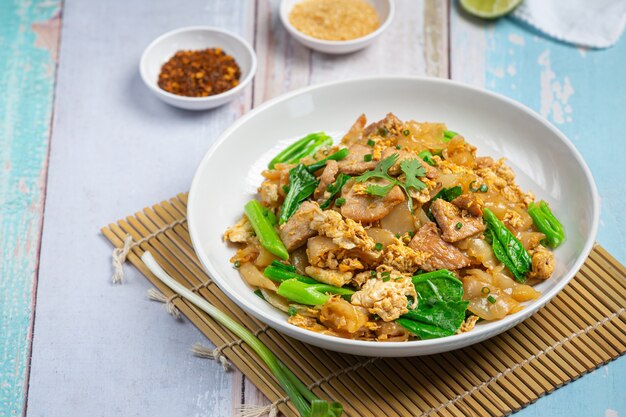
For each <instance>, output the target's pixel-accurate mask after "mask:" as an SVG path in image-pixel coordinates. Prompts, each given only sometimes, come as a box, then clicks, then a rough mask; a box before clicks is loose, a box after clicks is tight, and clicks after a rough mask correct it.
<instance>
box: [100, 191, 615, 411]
mask: <svg viewBox="0 0 626 417" xmlns="http://www.w3.org/2000/svg"><path fill="white" fill-rule="evenodd" d="M186 204H187V194H179V195H178V196H177V197H176V198H173V199H171V200H169V201H164V202H162V203H161V204H158V205H155V206H153V207H151V208H145V209H144V210H142V211H141V212H138V213H136V214H135V215H134V216H130V217H127V218H126V219H125V220H120V221H119V222H117V223H116V224H110V225H109V226H107V227H104V228H102V233H103V234H104V235H105V236H106V237H107V239H109V240H110V241H111V243H112V244H113V245H114V246H115V247H116V248H118V255H119V252H125V253H124V255H125V254H126V253H127V255H128V256H127V259H128V260H129V261H130V262H131V263H132V264H133V265H134V266H135V267H137V268H138V269H139V270H140V271H141V272H142V273H143V274H144V275H145V276H146V277H147V278H148V280H149V281H150V282H152V284H154V285H155V287H156V288H157V289H158V290H159V291H161V292H162V293H163V295H164V296H165V297H166V298H167V299H168V300H169V301H170V302H171V303H170V304H169V305H173V306H175V307H176V309H178V310H179V311H180V312H181V313H182V314H183V315H184V316H186V317H187V318H188V319H189V320H190V321H191V322H192V323H193V324H195V325H196V326H197V327H198V328H199V329H200V331H202V333H204V334H205V335H206V336H207V337H208V338H209V339H210V340H211V342H213V344H215V346H217V347H218V352H220V353H223V354H224V355H225V357H227V358H228V360H229V361H230V362H232V363H233V364H234V365H235V366H236V367H237V368H238V369H239V370H240V371H241V372H243V373H244V374H245V375H246V377H247V378H249V379H250V380H251V381H252V382H253V383H254V384H255V385H256V386H257V387H258V388H259V389H260V390H261V391H262V392H263V393H264V394H265V395H266V396H267V397H268V398H269V399H270V401H272V402H274V403H275V404H276V405H277V406H278V408H279V410H280V411H281V412H282V413H284V414H285V415H287V416H296V415H297V414H296V411H295V409H294V408H293V407H292V405H291V404H290V403H289V402H288V401H286V400H285V399H284V397H283V396H284V393H283V391H282V390H281V388H280V387H279V385H278V383H277V381H276V380H275V379H274V377H273V376H272V374H271V373H269V371H268V369H267V368H266V366H265V364H264V363H263V362H262V361H261V360H260V359H259V358H258V357H257V356H256V354H255V353H254V352H253V351H252V350H251V349H250V348H249V347H248V346H247V345H245V344H243V343H241V342H240V341H238V340H237V339H236V338H235V337H234V335H233V334H232V333H231V332H230V331H228V330H226V329H224V328H223V327H221V326H220V325H218V324H217V323H216V322H215V321H213V320H212V319H211V318H209V317H208V316H207V315H206V314H204V313H203V312H201V311H199V310H198V309H197V308H196V307H194V306H193V305H192V304H190V303H188V302H187V301H185V300H182V299H181V298H179V297H177V296H175V295H174V294H173V293H172V291H171V290H169V288H167V287H166V286H165V285H164V284H162V283H161V282H160V281H159V280H158V279H157V278H156V277H154V276H153V275H152V274H151V273H150V272H149V271H148V269H147V268H146V266H145V265H144V264H143V263H142V262H141V259H140V257H141V255H142V254H143V252H144V251H146V250H149V251H150V252H151V253H152V254H153V255H154V257H155V258H156V260H157V261H158V262H159V263H160V264H161V266H162V267H163V268H164V269H165V270H166V271H167V272H168V273H169V274H170V275H171V276H173V277H174V278H175V279H177V280H178V281H179V282H181V283H183V284H184V285H186V286H187V287H188V288H192V289H193V290H195V291H196V292H197V293H198V294H200V295H201V296H202V297H204V298H206V299H207V300H208V301H209V302H211V303H212V304H214V305H216V306H217V307H219V308H221V309H222V310H223V311H227V312H229V313H230V315H231V316H232V317H234V318H235V319H237V320H238V321H239V322H240V323H241V324H243V325H244V326H246V327H247V328H248V329H249V330H251V331H252V332H255V333H256V334H257V335H258V336H259V338H260V339H261V340H262V341H263V342H264V343H265V344H266V345H267V346H268V347H269V348H270V349H271V350H272V351H273V352H274V353H275V354H276V355H277V356H278V357H279V358H280V360H282V361H283V362H284V363H285V364H286V365H287V366H288V367H289V368H290V369H291V370H292V371H293V372H294V373H295V374H296V375H297V376H298V377H299V378H300V379H301V380H302V381H303V382H304V383H305V384H308V385H309V386H310V387H312V390H313V391H314V392H315V393H316V394H317V395H318V396H319V397H321V398H326V399H334V400H338V401H341V402H342V403H343V405H344V407H345V415H347V416H371V417H374V416H377V417H378V416H503V415H507V414H510V413H511V412H514V411H517V410H519V409H521V408H523V407H524V406H526V405H528V404H530V403H532V402H534V401H536V400H537V399H538V398H539V397H541V396H543V395H545V394H547V393H550V392H552V391H554V390H555V389H556V388H559V387H561V386H562V385H564V384H567V383H568V382H570V381H573V380H575V379H576V378H579V377H580V376H582V375H584V374H585V373H587V372H589V371H591V370H593V369H595V368H597V367H598V366H600V365H602V364H605V363H607V362H608V361H611V360H613V359H615V358H617V357H618V356H620V355H622V354H624V352H626V314H625V311H626V310H625V308H624V306H626V269H625V268H624V266H623V265H621V264H620V263H619V262H617V261H616V260H615V259H614V258H613V257H612V256H611V255H609V253H607V252H606V250H604V249H603V248H602V247H600V246H598V245H597V246H596V247H595V248H594V250H593V251H592V253H591V255H590V256H589V258H588V259H587V261H586V262H585V264H584V265H583V267H582V268H581V270H580V271H579V272H578V274H577V275H576V277H575V278H574V279H573V280H572V281H571V282H570V283H569V284H568V285H567V287H565V289H564V290H563V291H561V292H560V293H559V295H558V296H557V297H555V298H554V299H553V300H552V302H551V303H549V304H548V305H547V306H546V307H544V308H542V309H541V310H540V311H539V312H537V313H536V314H534V315H533V316H532V317H531V318H529V319H527V320H526V321H524V322H523V323H521V324H519V325H517V326H516V327H515V328H513V329H511V330H509V331H508V332H506V333H503V334H501V335H499V336H496V337H494V338H492V339H489V340H487V341H485V342H483V343H480V344H478V345H474V346H470V347H467V348H464V349H461V350H456V351H452V352H448V353H444V354H438V355H431V356H425V357H415V358H400V359H393V358H388V359H382V358H363V357H358V356H351V355H347V354H340V353H335V352H330V351H326V350H323V349H319V348H316V347H313V346H309V345H306V344H303V343H301V342H298V341H297V340H294V339H291V338H289V337H286V336H284V335H282V334H280V333H278V332H277V331H275V330H273V329H270V328H268V327H267V326H265V325H264V324H263V323H261V322H259V321H257V320H256V319H254V318H252V317H251V316H249V315H248V314H246V313H245V312H244V311H243V310H241V309H240V308H239V307H237V305H235V304H234V303H233V302H232V301H231V300H230V299H228V297H226V296H225V295H224V294H223V293H222V292H221V291H220V289H219V288H218V287H217V286H216V285H214V284H213V283H212V282H211V280H210V277H209V276H208V275H207V274H206V273H205V272H204V270H203V268H202V266H201V264H200V262H199V260H198V259H197V258H196V256H195V254H194V251H193V248H192V246H191V240H190V238H189V233H188V229H187V224H186V221H185V213H186ZM127 235H130V236H132V241H131V240H130V239H129V238H127ZM125 238H126V239H127V244H126V247H125V250H122V249H120V248H122V247H123V246H124V239H125Z"/></svg>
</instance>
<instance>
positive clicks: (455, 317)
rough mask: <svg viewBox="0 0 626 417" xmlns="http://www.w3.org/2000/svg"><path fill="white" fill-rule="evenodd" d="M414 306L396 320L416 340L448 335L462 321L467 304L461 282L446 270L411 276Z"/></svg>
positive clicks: (459, 325) (458, 326)
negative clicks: (415, 337) (415, 296)
mask: <svg viewBox="0 0 626 417" xmlns="http://www.w3.org/2000/svg"><path fill="white" fill-rule="evenodd" d="M411 280H412V282H413V286H414V287H415V291H416V292H417V298H418V299H417V300H416V301H417V307H415V308H414V309H411V310H409V312H408V313H406V314H404V315H403V316H402V317H401V318H399V319H398V323H400V325H402V326H403V327H405V328H406V329H407V330H409V331H410V332H411V333H413V334H415V335H416V336H418V337H419V338H420V339H433V338H436V337H444V336H451V335H453V334H454V333H456V331H457V330H458V329H459V328H460V327H461V325H462V324H463V321H464V320H465V311H466V310H467V305H468V302H467V301H463V299H462V298H463V283H462V282H461V281H459V280H458V279H457V278H456V276H455V275H454V274H453V273H452V272H450V271H448V270H447V269H441V270H439V271H433V272H427V273H424V274H419V275H416V276H414V277H413V278H412V279H411Z"/></svg>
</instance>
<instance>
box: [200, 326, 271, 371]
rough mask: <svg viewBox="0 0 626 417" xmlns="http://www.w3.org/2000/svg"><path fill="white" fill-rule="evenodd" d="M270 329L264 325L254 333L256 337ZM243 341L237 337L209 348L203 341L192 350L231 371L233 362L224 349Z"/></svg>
mask: <svg viewBox="0 0 626 417" xmlns="http://www.w3.org/2000/svg"><path fill="white" fill-rule="evenodd" d="M269 329H270V328H269V327H268V326H264V327H261V328H260V329H259V330H257V331H256V332H254V333H252V334H253V335H254V336H255V337H259V335H260V334H261V333H264V332H266V331H268V330H269ZM242 343H244V341H243V340H242V339H235V340H233V341H232V342H230V343H226V344H223V345H221V346H216V347H215V348H214V349H211V348H208V347H206V346H204V345H203V344H202V343H194V345H193V346H192V347H191V352H192V353H193V354H194V355H195V356H197V357H199V358H204V359H213V360H214V361H216V362H219V363H221V364H222V368H224V371H229V370H230V369H231V367H232V364H231V363H230V362H229V361H228V359H227V358H226V356H225V355H224V354H223V353H222V351H223V350H224V349H228V348H232V347H234V346H239V345H241V344H242Z"/></svg>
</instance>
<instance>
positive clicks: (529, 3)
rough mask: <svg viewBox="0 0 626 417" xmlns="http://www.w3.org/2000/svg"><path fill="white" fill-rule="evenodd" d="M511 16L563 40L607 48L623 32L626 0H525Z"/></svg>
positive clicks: (625, 22) (625, 21) (580, 44)
mask: <svg viewBox="0 0 626 417" xmlns="http://www.w3.org/2000/svg"><path fill="white" fill-rule="evenodd" d="M512 16H513V17H514V18H516V19H519V20H521V21H523V22H525V23H527V24H529V25H530V26H533V27H534V28H535V29H538V30H539V31H541V32H543V33H545V34H546V35H548V36H551V37H553V38H555V39H558V40H560V41H564V42H568V43H573V44H575V45H579V46H586V47H590V48H608V47H609V46H612V45H613V44H615V43H616V42H617V41H618V39H619V37H620V35H621V34H622V32H623V31H624V25H626V0H524V2H523V3H522V4H521V5H520V6H519V7H517V9H515V11H514V12H513V14H512Z"/></svg>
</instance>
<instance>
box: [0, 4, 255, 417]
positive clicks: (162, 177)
mask: <svg viewBox="0 0 626 417" xmlns="http://www.w3.org/2000/svg"><path fill="white" fill-rule="evenodd" d="M250 5H252V6H253V5H254V2H232V1H227V0H224V1H219V2H217V1H212V2H206V1H203V0H193V1H186V2H184V4H183V3H180V2H128V1H123V0H116V1H107V2H98V1H76V0H66V2H65V5H64V15H63V18H64V26H63V34H62V42H61V51H60V54H59V55H60V56H61V61H62V62H61V65H60V67H59V74H58V90H57V91H58V94H57V99H56V106H55V116H54V132H53V138H52V143H53V144H54V146H52V149H51V154H50V174H49V180H48V184H49V185H48V193H47V201H46V210H45V219H46V221H45V227H44V234H43V240H42V256H41V262H40V274H39V276H40V279H39V288H38V303H37V321H36V326H35V336H34V341H33V355H32V372H31V378H30V387H29V395H28V415H31V416H41V415H46V416H51V417H54V416H59V417H61V416H63V417H65V416H68V415H75V416H96V415H97V416H116V415H124V416H144V415H154V416H174V415H184V416H230V415H233V414H234V412H235V409H236V408H237V407H238V406H239V404H240V400H241V395H242V388H241V384H242V376H241V374H240V373H238V372H228V373H226V372H224V371H223V370H222V368H221V366H220V365H219V364H216V363H214V362H213V361H210V360H204V359H199V358H195V357H193V356H192V355H191V353H190V352H189V348H190V347H191V345H192V344H193V343H194V342H198V341H201V342H203V343H205V344H207V345H209V344H210V343H209V342H208V341H206V340H205V339H204V337H203V336H202V335H201V334H200V333H199V332H198V331H197V330H196V329H195V328H194V327H193V326H192V325H191V324H189V323H188V322H186V321H180V322H178V321H176V320H173V319H172V318H171V317H169V316H168V315H167V313H166V312H165V311H164V310H163V307H162V305H160V304H158V303H155V302H150V301H148V300H147V298H146V295H145V292H146V289H147V288H148V283H147V282H146V281H145V279H143V278H142V277H141V276H139V275H138V274H137V273H136V272H135V271H134V270H133V269H132V268H131V267H126V268H125V269H126V274H127V281H126V283H125V284H124V285H121V286H114V285H111V284H110V274H111V268H110V258H109V256H110V252H111V248H110V245H109V243H108V242H106V241H105V239H103V238H102V237H100V236H98V230H99V229H100V227H101V226H102V225H104V224H107V223H109V222H111V221H114V220H116V219H118V218H120V217H122V216H124V215H126V214H129V213H132V212H133V211H134V210H137V209H139V208H141V207H143V206H145V205H146V204H149V203H151V202H156V201H160V200H162V199H166V198H169V197H171V196H173V195H176V194H177V193H178V192H181V191H184V190H187V189H188V187H189V184H190V182H191V178H192V175H193V173H194V171H195V167H196V165H197V163H198V162H199V160H200V158H201V157H202V155H204V153H205V152H206V150H207V148H208V147H209V146H210V145H211V143H212V141H213V140H214V139H215V138H216V137H217V136H218V135H219V134H220V133H221V132H222V131H223V130H224V129H225V128H226V127H227V126H229V125H230V124H232V122H233V121H234V120H235V119H236V118H237V117H239V116H240V115H241V114H242V113H244V112H245V111H247V110H248V109H249V107H250V103H251V96H252V91H251V89H249V90H248V91H247V93H246V94H245V95H244V96H242V97H240V98H239V99H237V100H236V101H234V102H233V103H231V104H229V105H227V106H224V107H222V108H219V109H216V110H213V111H209V112H200V113H194V112H187V111H181V110H177V109H175V108H172V107H170V106H168V105H166V104H164V103H161V102H160V101H158V100H157V99H156V98H155V97H154V96H153V95H152V93H151V92H150V91H149V90H148V89H147V88H146V87H145V86H144V85H143V83H142V82H141V79H140V78H139V74H138V72H137V66H138V62H139V57H140V55H141V53H142V51H143V49H144V47H145V46H147V45H148V43H150V42H151V41H152V40H153V39H154V38H155V37H157V36H159V35H160V34H162V33H164V32H166V31H169V30H172V29H175V28H178V27H183V26H191V25H209V26H216V27H220V28H223V29H226V30H229V31H231V32H234V33H238V34H239V35H242V36H243V37H245V38H247V39H248V41H249V42H252V41H253V32H254V30H253V28H254V19H253V16H254V9H251V8H250ZM0 65H1V64H0ZM3 278H4V277H3ZM0 410H2V405H0ZM0 415H2V412H0Z"/></svg>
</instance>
